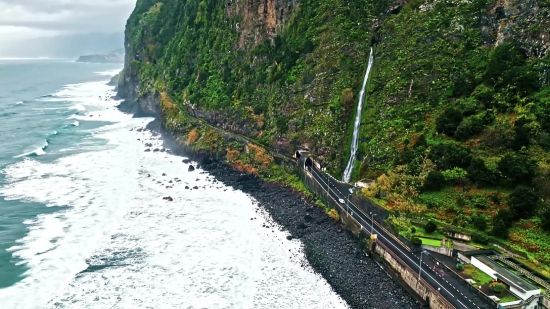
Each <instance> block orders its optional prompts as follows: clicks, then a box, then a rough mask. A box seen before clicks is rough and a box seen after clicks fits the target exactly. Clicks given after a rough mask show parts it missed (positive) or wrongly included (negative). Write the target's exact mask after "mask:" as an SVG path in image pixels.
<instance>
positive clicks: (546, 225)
mask: <svg viewBox="0 0 550 309" xmlns="http://www.w3.org/2000/svg"><path fill="white" fill-rule="evenodd" d="M540 226H541V227H542V229H543V230H545V231H547V232H550V208H548V209H546V210H545V211H544V212H543V213H542V214H541V216H540Z"/></svg>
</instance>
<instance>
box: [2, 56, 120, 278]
mask: <svg viewBox="0 0 550 309" xmlns="http://www.w3.org/2000/svg"><path fill="white" fill-rule="evenodd" d="M120 67H121V66H120V65H118V64H116V65H113V64H83V63H75V62H70V61H63V60H0V128H1V129H0V145H1V148H0V171H2V170H3V169H5V168H6V166H9V165H12V164H14V163H17V162H20V161H23V160H26V159H28V158H32V159H34V160H37V161H40V162H52V161H54V160H56V159H58V158H60V157H62V156H67V155H70V154H74V153H78V152H79V150H78V149H72V150H69V151H61V150H62V149H63V148H67V147H68V146H70V145H71V144H74V143H75V142H76V141H80V140H82V139H85V138H86V137H89V136H90V133H89V132H88V130H89V129H92V128H94V127H98V126H101V125H104V124H102V123H97V122H85V121H81V122H79V123H78V124H79V126H78V127H77V126H75V124H77V122H76V121H77V120H75V119H71V118H70V117H71V116H73V115H77V114H78V113H79V112H81V111H82V108H81V107H79V106H78V104H79V103H78V102H74V101H71V98H70V97H69V96H68V95H67V94H68V92H69V89H70V88H71V86H67V85H77V84H81V83H84V82H90V81H92V82H93V81H98V82H99V81H105V80H108V79H109V75H110V74H112V72H113V71H114V72H116V71H117V70H120ZM79 109H80V111H79ZM96 143H101V141H96ZM5 177H6V175H5V174H4V173H0V187H1V186H2V185H3V184H4V183H5ZM61 207H62V206H61ZM56 211H60V209H59V207H47V206H46V205H44V204H40V203H35V202H30V201H25V200H11V201H10V200H5V199H4V198H2V197H1V196H0V274H1V275H0V288H5V287H8V286H11V285H13V284H15V283H16V282H17V281H19V280H21V278H23V274H24V272H25V271H26V270H27V268H26V265H25V263H22V261H21V260H20V259H18V258H17V257H13V256H12V254H11V252H9V251H7V249H8V248H11V247H13V246H14V245H16V240H18V239H21V238H22V237H23V236H25V234H26V232H27V225H26V224H24V222H25V220H29V219H32V218H34V217H36V216H37V215H38V214H46V213H52V212H56Z"/></svg>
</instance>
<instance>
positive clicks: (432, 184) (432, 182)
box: [423, 171, 445, 191]
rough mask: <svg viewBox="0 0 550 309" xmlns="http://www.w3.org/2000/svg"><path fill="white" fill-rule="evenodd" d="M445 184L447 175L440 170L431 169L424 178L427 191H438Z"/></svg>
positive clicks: (424, 187)
mask: <svg viewBox="0 0 550 309" xmlns="http://www.w3.org/2000/svg"><path fill="white" fill-rule="evenodd" d="M443 186H445V176H443V174H442V173H441V172H439V171H431V172H429V173H428V176H426V180H424V186H423V189H424V190H425V191H438V190H439V189H441V188H443Z"/></svg>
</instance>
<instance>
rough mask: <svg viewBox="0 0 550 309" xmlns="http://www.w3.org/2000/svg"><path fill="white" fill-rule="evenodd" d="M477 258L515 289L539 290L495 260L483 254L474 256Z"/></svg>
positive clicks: (524, 290) (525, 290)
mask: <svg viewBox="0 0 550 309" xmlns="http://www.w3.org/2000/svg"><path fill="white" fill-rule="evenodd" d="M474 257H475V258H476V259H477V260H479V261H480V262H482V263H483V264H485V265H486V266H487V267H489V268H491V269H493V270H494V271H495V272H496V274H495V276H496V277H497V278H498V279H500V280H501V281H503V282H504V283H506V284H508V285H510V286H513V287H515V288H516V289H518V290H520V291H523V292H529V291H534V290H539V291H540V289H539V288H537V287H536V286H534V285H533V284H531V283H529V282H527V281H526V280H525V279H523V278H521V277H520V276H518V275H516V274H514V273H513V272H511V271H509V270H508V269H506V268H504V267H502V266H500V265H499V264H498V263H497V262H495V261H493V260H491V259H490V258H488V257H487V256H485V255H476V256H474Z"/></svg>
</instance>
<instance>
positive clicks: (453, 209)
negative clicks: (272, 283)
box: [120, 0, 550, 262]
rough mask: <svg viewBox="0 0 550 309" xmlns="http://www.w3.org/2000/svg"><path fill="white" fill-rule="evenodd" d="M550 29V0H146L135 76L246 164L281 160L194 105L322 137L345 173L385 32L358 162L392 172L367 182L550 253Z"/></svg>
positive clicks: (297, 140)
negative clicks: (219, 131) (234, 137)
mask: <svg viewBox="0 0 550 309" xmlns="http://www.w3.org/2000/svg"><path fill="white" fill-rule="evenodd" d="M548 29H550V1H549V0H529V1H521V3H520V1H519V0H508V1H504V0H498V1H497V0H462V1H459V0H448V1H431V0H427V1H422V0H412V1H406V0H401V1H390V0H349V1H344V0H339V1H334V0H315V1H313V0H303V1H294V0H232V1H231V0H230V1H218V0H202V1H185V0H165V1H163V2H158V1H156V0H138V1H137V4H136V8H135V10H134V12H133V14H132V16H131V17H130V19H129V20H128V24H127V29H126V67H125V70H124V73H123V76H122V78H121V85H120V91H121V94H122V95H126V96H127V97H129V98H133V99H137V100H141V101H143V102H148V103H147V104H148V106H152V107H151V108H152V109H156V110H160V111H162V112H163V118H164V123H165V126H166V127H168V128H169V129H171V130H172V131H173V132H177V134H181V135H184V134H185V138H186V139H187V141H188V142H189V143H197V144H200V145H202V146H204V147H211V148H212V149H214V148H216V149H221V150H222V151H223V152H224V153H226V159H227V160H228V161H230V162H233V163H234V164H235V165H237V166H239V167H241V168H242V169H243V170H248V171H252V172H255V173H262V169H265V170H268V169H269V173H268V174H269V175H268V176H272V175H275V174H277V175H278V173H279V172H280V171H275V170H271V168H272V167H271V165H272V163H273V158H271V157H269V156H268V155H266V154H265V153H263V152H262V150H260V149H259V148H254V147H256V146H254V147H249V148H246V149H238V150H237V149H236V148H231V147H228V146H227V145H222V144H220V143H218V139H217V137H215V136H214V135H215V134H214V133H212V132H214V131H212V130H211V129H202V131H201V129H200V128H199V127H200V126H201V125H200V124H199V122H197V120H196V119H195V118H193V117H192V116H194V117H198V118H200V119H203V120H205V121H206V122H207V123H209V124H210V125H212V126H213V127H212V128H216V127H217V128H223V129H225V130H227V131H231V132H234V133H238V134H240V135H244V136H247V137H249V138H251V139H252V140H254V141H255V142H256V143H257V144H258V145H260V146H264V147H271V148H274V149H277V150H278V151H279V152H281V153H284V154H286V155H288V154H291V153H292V152H293V151H294V150H295V149H296V148H299V147H308V148H309V149H311V150H312V152H314V153H315V154H316V155H317V156H318V157H319V159H320V161H322V162H323V163H324V164H325V165H327V166H328V168H329V171H330V172H331V173H332V174H333V175H335V176H340V175H341V174H342V172H343V169H344V166H345V163H346V162H347V160H348V158H349V144H350V138H351V130H352V121H353V120H352V119H353V117H354V116H355V115H354V112H355V111H354V109H355V104H356V102H357V94H358V93H359V87H360V86H361V83H362V78H363V75H364V72H365V68H366V64H367V60H368V53H369V48H370V46H374V51H375V66H374V69H373V71H372V73H371V79H370V83H369V87H368V91H367V99H366V102H367V106H366V108H365V109H364V112H363V124H362V131H361V143H360V153H359V155H358V159H359V160H358V163H357V167H356V169H355V174H354V178H355V179H359V178H364V177H368V178H380V179H379V181H378V184H377V188H372V189H371V190H369V191H368V192H365V194H368V195H372V196H380V194H379V193H380V192H382V193H389V194H383V195H384V196H387V197H386V201H385V202H386V204H387V207H389V208H391V209H393V210H398V211H399V212H400V213H401V214H407V215H409V214H411V215H422V216H425V217H428V218H433V219H435V220H440V221H445V222H447V223H451V224H453V225H455V226H463V227H466V228H469V229H474V230H478V231H482V232H486V233H488V234H493V235H496V236H498V237H502V238H505V239H506V238H508V236H507V235H508V233H509V234H510V238H511V239H512V240H511V241H512V244H513V245H514V246H517V247H521V248H523V249H524V250H527V251H529V252H531V254H533V257H536V258H537V259H538V260H541V261H546V262H550V244H548V242H546V241H541V239H545V238H549V237H548V236H549V235H548V234H546V233H545V232H542V229H543V228H546V230H549V229H550V226H549V225H550V223H549V220H550V210H548V209H549V206H548V200H549V199H550V175H549V173H550V155H549V151H550V57H549V56H548V54H549V53H550V51H549V49H550V43H549V42H550V32H549V30H548ZM155 104H156V105H155ZM155 106H156V107H155ZM203 127H204V125H203ZM209 130H210V131H209ZM235 147H237V146H235ZM243 152H246V154H247V155H246V156H244V157H243ZM251 153H252V154H254V155H252V154H251ZM526 227H527V228H526Z"/></svg>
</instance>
